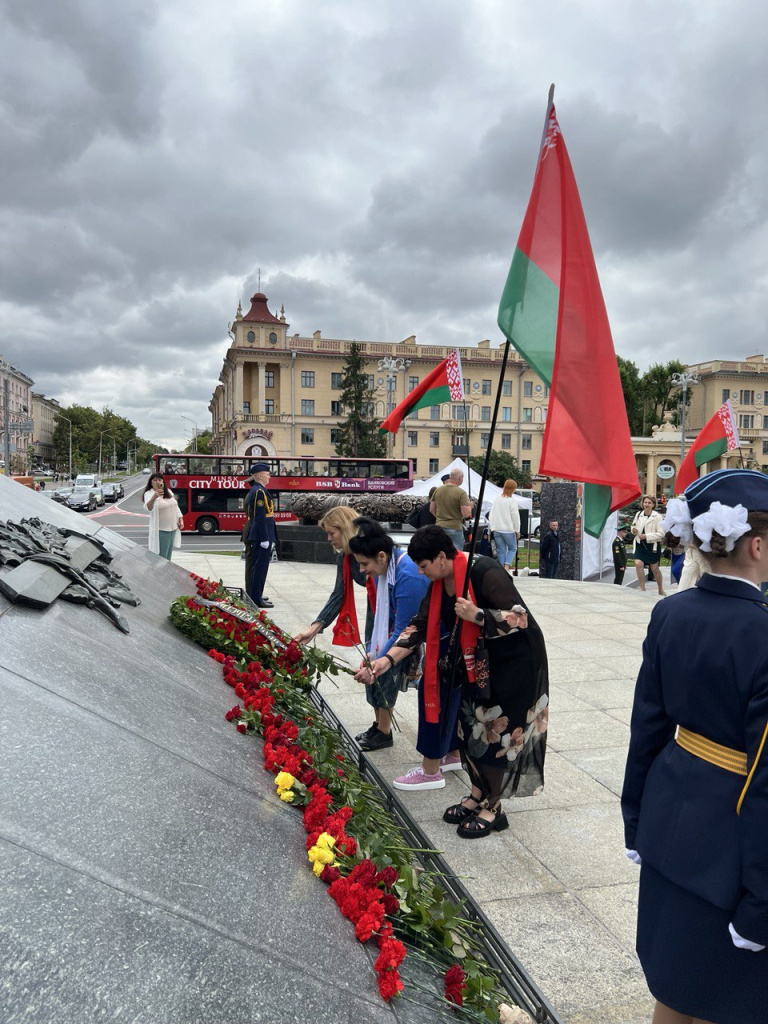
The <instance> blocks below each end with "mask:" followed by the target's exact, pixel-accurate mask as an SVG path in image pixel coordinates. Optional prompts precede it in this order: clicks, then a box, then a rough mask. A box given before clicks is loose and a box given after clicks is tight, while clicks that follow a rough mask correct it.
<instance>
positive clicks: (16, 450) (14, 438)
mask: <svg viewBox="0 0 768 1024" xmlns="http://www.w3.org/2000/svg"><path fill="white" fill-rule="evenodd" d="M34 383H35V382H34V381H33V380H32V378H31V377H28V376H27V375H26V373H23V372H22V371H21V370H19V369H17V367H15V366H13V365H12V364H11V363H9V362H8V361H7V360H5V359H3V357H2V355H0V462H2V463H3V464H4V462H5V454H4V453H5V452H6V451H8V452H9V454H10V471H11V472H22V471H24V470H26V469H28V468H29V449H30V446H31V445H32V440H33V436H32V435H33V425H32V390H31V389H32V385H33V384H34ZM6 431H7V436H6ZM4 468H5V471H6V472H7V471H8V467H4Z"/></svg>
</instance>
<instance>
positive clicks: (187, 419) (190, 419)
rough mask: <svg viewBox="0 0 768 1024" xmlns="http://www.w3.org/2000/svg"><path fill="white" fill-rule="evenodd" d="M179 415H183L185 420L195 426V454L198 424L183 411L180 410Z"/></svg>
mask: <svg viewBox="0 0 768 1024" xmlns="http://www.w3.org/2000/svg"><path fill="white" fill-rule="evenodd" d="M179 416H181V418H182V419H183V420H186V421H187V422H188V423H191V424H192V426H193V427H194V428H195V440H194V442H193V446H192V447H193V454H195V455H197V424H196V423H195V421H194V420H193V419H192V418H191V417H190V416H185V415H184V413H183V412H180V413H179Z"/></svg>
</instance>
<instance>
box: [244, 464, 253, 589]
mask: <svg viewBox="0 0 768 1024" xmlns="http://www.w3.org/2000/svg"><path fill="white" fill-rule="evenodd" d="M254 472H255V463H254V465H253V466H251V467H250V469H249V470H248V473H249V476H248V480H247V483H248V484H250V490H249V491H248V493H247V494H246V496H245V505H244V508H245V524H244V525H243V532H242V534H241V540H242V542H243V557H244V558H245V588H244V589H245V592H246V593H250V590H251V573H252V572H253V550H252V548H251V542H250V540H249V539H248V537H249V536H250V533H251V526H252V525H253V501H251V500H249V499H250V498H251V495H252V494H253V490H254V488H255V487H256V479H255V477H254V475H253V474H254Z"/></svg>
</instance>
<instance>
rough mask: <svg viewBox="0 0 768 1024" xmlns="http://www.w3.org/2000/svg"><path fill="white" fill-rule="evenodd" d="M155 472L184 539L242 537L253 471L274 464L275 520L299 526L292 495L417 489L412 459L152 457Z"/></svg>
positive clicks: (272, 478)
mask: <svg viewBox="0 0 768 1024" xmlns="http://www.w3.org/2000/svg"><path fill="white" fill-rule="evenodd" d="M152 460H153V461H154V463H155V472H156V473H161V474H162V476H163V478H164V480H165V482H166V483H167V484H168V486H169V487H170V488H171V490H172V491H173V493H174V495H175V497H176V500H177V501H178V503H179V508H180V509H181V513H182V515H183V516H184V533H193V532H195V531H197V532H198V533H204V534H211V533H219V532H222V533H239V532H240V531H241V530H242V528H243V524H244V523H245V498H246V495H247V494H248V488H249V484H248V482H247V479H246V476H247V473H248V467H249V466H250V465H251V464H252V463H253V462H255V461H258V462H267V463H268V464H269V467H270V469H269V471H270V481H269V490H270V493H271V494H273V495H274V496H275V519H277V520H278V521H281V522H291V521H294V522H295V521H297V517H296V516H295V515H293V513H292V512H291V495H292V494H295V493H296V492H297V491H305V492H306V491H312V492H314V493H317V492H319V491H320V492H322V491H325V492H328V493H331V494H337V493H355V492H357V493H361V492H364V491H372V492H374V493H375V492H379V493H391V492H392V491H404V490H407V488H409V487H410V486H411V484H412V483H413V463H412V462H411V460H410V459H354V458H353V459H342V458H336V457H333V458H330V459H322V458H269V457H267V458H263V459H262V458H259V459H255V458H247V459H239V458H235V459H230V458H227V457H226V456H219V455H153V456H152Z"/></svg>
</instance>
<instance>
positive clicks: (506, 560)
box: [493, 530, 517, 565]
mask: <svg viewBox="0 0 768 1024" xmlns="http://www.w3.org/2000/svg"><path fill="white" fill-rule="evenodd" d="M493 539H494V540H495V541H496V557H497V558H498V560H499V562H501V564H502V565H514V562H515V555H516V554H517V534H516V533H501V531H499V530H494V532H493Z"/></svg>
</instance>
